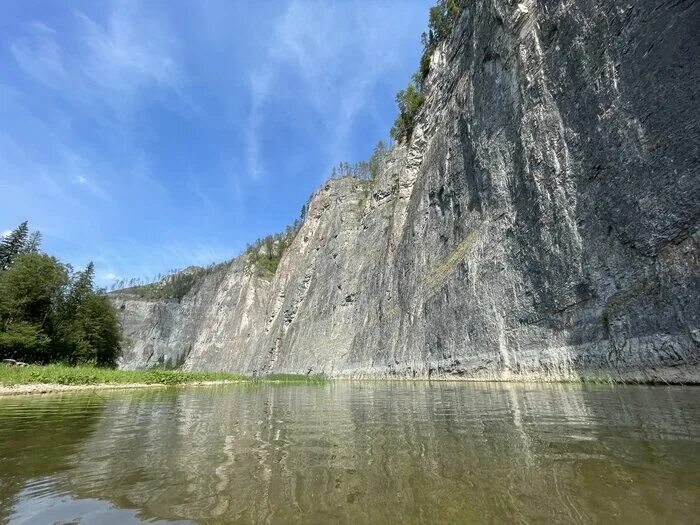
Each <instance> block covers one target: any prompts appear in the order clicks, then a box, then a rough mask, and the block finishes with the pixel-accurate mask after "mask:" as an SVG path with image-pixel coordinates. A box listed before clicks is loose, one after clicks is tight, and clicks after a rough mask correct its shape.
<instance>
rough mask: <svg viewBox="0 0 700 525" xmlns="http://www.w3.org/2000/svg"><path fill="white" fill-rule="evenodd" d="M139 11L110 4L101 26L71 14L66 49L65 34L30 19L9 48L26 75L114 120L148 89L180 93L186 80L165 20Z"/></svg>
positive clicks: (139, 8)
mask: <svg viewBox="0 0 700 525" xmlns="http://www.w3.org/2000/svg"><path fill="white" fill-rule="evenodd" d="M144 11H145V8H144V7H143V4H135V3H130V2H115V3H114V4H112V9H111V11H110V14H109V16H108V18H107V21H106V22H105V23H103V24H102V23H99V22H97V21H95V20H93V19H92V18H90V17H89V16H88V15H86V14H85V13H83V12H81V11H75V12H74V13H73V32H74V33H75V36H76V37H77V38H76V40H77V42H78V45H77V47H76V46H72V47H70V48H69V47H68V45H67V43H65V41H66V38H65V36H66V35H64V34H61V33H59V32H58V31H57V30H56V29H54V28H52V27H50V26H49V25H48V24H47V23H44V22H42V21H38V20H35V21H33V22H31V23H29V24H26V25H25V27H24V29H25V31H24V35H23V36H22V37H20V38H18V39H17V40H16V41H15V42H13V43H12V44H11V46H10V49H11V51H12V55H13V56H14V58H15V60H16V61H17V64H18V65H19V66H20V67H21V68H22V69H23V70H24V71H25V72H26V73H27V74H29V75H30V76H32V77H33V78H35V79H36V80H38V81H40V82H42V83H43V84H44V85H46V86H47V87H49V88H51V89H52V90H54V91H55V92H56V93H57V94H59V95H60V96H62V97H64V98H66V99H69V100H70V101H71V102H72V103H75V104H77V105H81V106H86V105H87V106H89V107H90V109H91V110H92V111H93V112H94V111H105V110H111V112H112V115H111V116H112V117H115V116H117V114H118V113H120V112H124V111H127V112H128V111H131V110H133V109H134V106H138V100H139V98H141V97H151V96H153V92H152V91H151V90H152V89H153V88H161V89H168V90H172V91H173V92H175V93H181V92H182V89H183V85H184V82H185V77H184V75H183V72H182V69H181V67H180V66H179V63H178V59H177V55H178V44H177V40H176V39H175V38H173V37H172V35H171V32H170V30H169V28H168V23H167V20H165V19H164V18H163V17H162V16H159V14H158V13H156V12H151V11H149V12H148V13H146V12H144ZM62 37H63V38H62ZM102 117H104V115H103V116H102Z"/></svg>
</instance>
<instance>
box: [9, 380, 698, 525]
mask: <svg viewBox="0 0 700 525" xmlns="http://www.w3.org/2000/svg"><path fill="white" fill-rule="evenodd" d="M696 392H697V390H696V389H692V388H682V387H677V388H663V387H618V388H610V387H587V388H584V387H581V386H561V385H536V386H528V385H498V384H462V383H456V384H455V383H430V384H429V383H387V382H377V383H370V382H367V383H332V384H330V385H326V386H322V387H269V386H259V387H255V388H251V387H244V386H240V387H219V388H198V389H186V390H170V391H148V392H132V393H129V394H125V393H118V394H110V395H105V396H103V397H102V398H101V400H100V402H99V403H96V404H95V405H94V407H93V408H89V409H84V408H82V407H81V406H80V403H79V402H76V401H74V400H73V399H72V398H63V399H61V400H58V401H56V400H52V401H48V400H46V399H42V400H41V401H42V402H43V403H48V404H46V405H44V407H45V408H44V410H45V411H48V412H52V411H54V410H55V414H53V413H51V414H49V416H47V414H46V413H43V415H42V412H41V411H39V412H36V411H35V410H33V409H29V408H27V407H25V403H29V404H31V402H32V401H29V400H19V399H17V400H12V401H11V402H8V401H7V400H0V422H1V423H2V426H3V429H2V430H1V431H0V457H2V458H3V459H2V461H4V462H7V461H10V463H2V464H0V467H4V466H5V465H6V464H11V465H12V468H10V469H5V468H3V469H2V471H1V472H2V480H3V481H2V487H6V486H7V487H11V489H9V490H5V489H4V488H3V491H2V493H0V509H5V513H4V514H0V517H2V516H5V517H7V516H11V514H9V513H8V512H7V509H9V508H11V507H14V509H15V510H14V512H15V514H14V515H12V516H14V517H12V518H11V521H12V520H14V519H16V518H17V517H18V516H19V515H20V513H18V511H17V509H18V505H20V506H21V504H24V508H25V509H26V508H27V502H30V503H31V500H32V498H38V497H47V496H48V495H50V494H71V495H72V496H71V497H74V498H77V500H79V501H88V500H89V501H94V500H101V501H109V502H111V503H112V504H113V505H115V506H116V507H118V508H121V509H135V510H136V511H137V512H136V513H135V514H134V515H133V516H137V517H138V518H139V519H155V518H158V519H167V520H183V519H184V520H193V521H196V522H203V523H229V522H244V523H245V522H253V521H254V522H262V523H266V522H267V523H285V522H301V521H304V522H305V523H308V522H316V523H327V522H329V521H332V522H343V523H350V522H352V523H382V522H386V523H395V522H397V521H401V522H405V523H421V522H423V523H427V522H430V523H434V522H441V521H442V522H472V521H479V522H484V521H487V522H494V521H514V522H533V521H547V522H550V523H551V522H554V523H557V522H561V523H572V522H573V523H577V522H578V523H583V522H586V523H588V522H591V521H611V520H625V521H631V520H635V521H637V522H641V523H644V522H659V521H662V522H669V523H670V522H691V521H693V520H695V519H697V516H698V512H700V507H699V506H698V503H697V494H698V490H700V476H699V474H698V472H700V470H699V467H700V447H699V444H700V419H699V418H698V413H699V412H700V411H699V410H698V409H699V408H700V404H699V403H698V397H697V393H696ZM3 405H4V406H3ZM32 414H33V415H32ZM34 420H36V421H34ZM31 428H33V429H34V430H28V429H31ZM51 429H54V430H55V431H56V432H58V435H59V436H64V437H62V438H61V439H60V440H59V442H60V443H62V444H59V446H57V447H54V446H51V443H50V441H51V440H50V439H48V438H47V437H45V436H44V437H42V436H41V434H46V435H50V434H51V433H52V432H53V430H51ZM7 458H13V459H11V460H9V459H7ZM37 465H41V468H38V469H37V468H36V466H37ZM8 473H9V474H8ZM37 479H42V480H43V481H41V482H40V483H38V482H37ZM33 486H41V487H42V490H41V491H39V492H37V491H33V490H32V488H31V487H33ZM28 487H29V488H28ZM20 490H22V492H20ZM18 501H19V502H20V503H19V504H18ZM6 519H7V518H6Z"/></svg>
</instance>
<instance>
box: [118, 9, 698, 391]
mask: <svg viewBox="0 0 700 525" xmlns="http://www.w3.org/2000/svg"><path fill="white" fill-rule="evenodd" d="M699 57H700V6H699V5H698V3H697V2H695V1H692V0H688V1H683V0H680V1H678V0H674V1H666V2H664V1H660V0H659V1H652V0H640V1H636V2H629V1H627V0H625V1H622V0H609V1H605V2H603V1H594V0H576V1H569V0H561V1H554V0H539V1H536V0H528V1H524V2H520V3H518V2H513V1H508V0H488V1H478V2H474V3H473V6H472V7H470V8H468V9H465V10H464V11H463V13H462V15H461V17H460V19H459V21H458V23H457V26H456V27H455V29H454V31H453V33H452V37H451V38H450V39H448V40H447V41H446V42H444V43H442V44H441V45H440V46H439V47H438V49H437V50H436V51H435V53H434V55H433V56H432V60H431V72H430V75H429V77H428V79H427V88H426V89H427V98H426V101H425V103H424V105H423V106H422V108H421V111H420V114H419V116H418V119H417V124H416V128H415V131H414V133H413V136H412V138H411V140H410V142H409V143H408V144H407V145H401V146H397V147H394V148H393V149H392V150H391V151H390V152H389V154H388V155H387V157H386V159H385V162H384V165H383V166H382V170H381V174H380V175H379V177H377V179H376V180H375V181H374V182H373V183H369V182H366V181H358V180H355V179H351V178H344V179H340V180H333V181H330V182H329V183H327V184H326V185H325V186H324V187H323V188H321V189H320V190H319V191H318V192H317V193H316V194H315V195H314V197H313V199H312V200H311V203H310V206H309V212H308V215H307V218H306V220H305V221H304V223H303V225H302V227H301V230H300V231H299V233H298V234H297V236H296V238H295V240H294V242H293V243H292V245H291V247H290V248H289V249H288V250H287V251H286V252H285V254H284V256H283V258H282V260H281V262H280V264H279V267H278V268H277V271H276V273H275V274H274V276H271V277H264V276H263V277H261V276H260V275H259V273H260V272H256V270H255V268H253V267H251V266H250V265H249V264H246V260H245V258H239V259H237V260H235V261H233V262H232V263H231V264H230V265H226V266H223V267H221V268H220V269H219V270H218V271H216V272H213V273H210V274H208V275H206V276H204V277H203V278H202V279H200V281H199V282H197V283H196V285H195V286H194V287H193V288H192V290H191V291H190V292H189V293H188V294H187V295H186V296H185V297H184V298H183V299H182V300H181V301H180V302H177V301H146V300H142V299H138V298H136V297H134V296H131V295H129V294H128V293H121V294H117V295H115V296H114V300H115V302H116V304H117V305H118V307H119V308H120V312H121V316H122V322H123V326H124V329H125V333H126V336H127V338H128V340H129V344H128V348H126V349H125V352H124V357H123V360H122V365H123V366H124V367H127V368H135V367H145V366H150V365H153V364H155V363H156V362H158V361H160V362H163V361H169V362H170V363H172V364H178V365H182V366H184V367H185V368H188V369H226V370H235V371H240V372H244V373H266V372H272V371H274V372H296V373H307V372H310V371H311V372H314V373H326V374H329V375H332V376H353V377H358V376H359V377H361V376H403V377H437V376H447V377H462V378H490V379H519V378H522V379H530V378H532V379H547V378H551V379H562V378H564V379H566V378H579V377H606V378H612V379H617V380H647V381H648V380H655V381H669V382H698V381H699V380H700V366H699V364H698V363H699V362H700V324H699V323H698V320H699V319H698V318H699V316H700V282H699V280H700V279H699V276H700V273H699V271H698V261H699V249H698V246H699V243H700V234H699V233H698V218H699V216H700V176H699V174H698V167H699V166H700V164H699V159H698V157H699V155H700V134H699V129H698V85H700V73H699V72H700V67H699V66H700V60H699Z"/></svg>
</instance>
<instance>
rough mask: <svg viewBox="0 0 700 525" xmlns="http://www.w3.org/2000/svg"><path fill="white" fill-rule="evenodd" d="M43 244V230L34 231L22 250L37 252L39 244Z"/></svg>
mask: <svg viewBox="0 0 700 525" xmlns="http://www.w3.org/2000/svg"><path fill="white" fill-rule="evenodd" d="M40 244H41V232H39V231H35V232H32V233H31V235H30V236H29V239H27V242H26V243H25V244H24V248H23V249H22V252H24V253H37V252H38V251H39V245H40Z"/></svg>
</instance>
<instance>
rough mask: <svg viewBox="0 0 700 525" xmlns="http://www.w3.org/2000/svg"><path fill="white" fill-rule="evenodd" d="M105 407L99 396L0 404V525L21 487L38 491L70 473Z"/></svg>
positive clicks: (1, 401) (26, 399) (0, 401)
mask: <svg viewBox="0 0 700 525" xmlns="http://www.w3.org/2000/svg"><path fill="white" fill-rule="evenodd" d="M105 404H106V403H105V400H104V399H103V398H102V397H100V396H95V395H89V396H83V395H75V394H74V395H71V396H65V397H60V398H59V397H57V396H48V397H36V396H28V397H15V398H5V399H0V523H4V522H5V521H6V520H7V519H8V518H9V516H10V511H11V509H12V506H13V505H14V504H15V503H16V502H17V497H18V494H19V493H20V491H22V489H23V488H25V486H27V485H29V487H28V488H29V490H30V492H31V491H32V490H34V491H36V492H38V491H41V490H43V488H44V487H43V484H42V480H43V479H44V478H46V477H47V476H51V475H54V474H56V473H59V472H63V471H66V470H68V469H70V468H71V465H72V464H73V463H74V461H73V459H72V457H73V455H74V454H75V453H76V452H78V451H79V450H80V449H81V447H82V446H83V442H84V441H85V440H86V439H87V438H88V437H89V436H90V435H91V434H92V432H93V431H94V430H95V427H96V424H97V421H98V420H99V419H100V417H101V416H102V412H103V410H104V407H105Z"/></svg>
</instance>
